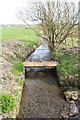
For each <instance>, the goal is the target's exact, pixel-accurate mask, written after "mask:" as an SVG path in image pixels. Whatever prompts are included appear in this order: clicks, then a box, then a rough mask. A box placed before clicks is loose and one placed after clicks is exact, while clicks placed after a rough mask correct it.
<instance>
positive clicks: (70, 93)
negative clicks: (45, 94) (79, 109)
mask: <svg viewBox="0 0 80 120" xmlns="http://www.w3.org/2000/svg"><path fill="white" fill-rule="evenodd" d="M64 95H65V98H66V99H67V100H70V99H72V100H78V97H79V94H78V91H77V90H72V91H71V90H70V91H69V90H68V91H65V92H64Z"/></svg>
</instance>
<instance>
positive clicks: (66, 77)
mask: <svg viewBox="0 0 80 120" xmlns="http://www.w3.org/2000/svg"><path fill="white" fill-rule="evenodd" d="M78 62H79V61H78V53H76V54H73V53H71V54H69V53H67V54H63V55H61V56H60V59H59V65H58V66H57V71H58V74H59V77H60V79H61V80H62V81H63V82H64V84H65V85H70V86H73V85H78V83H79V80H78V75H79V70H80V68H79V69H78Z"/></svg>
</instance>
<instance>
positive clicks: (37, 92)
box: [18, 45, 66, 118]
mask: <svg viewBox="0 0 80 120" xmlns="http://www.w3.org/2000/svg"><path fill="white" fill-rule="evenodd" d="M41 48H43V49H44V50H43V51H42V50H41ZM28 60H31V61H50V60H52V56H51V53H50V51H49V50H48V47H47V45H41V46H40V47H39V48H38V49H36V51H35V52H34V53H33V54H32V55H31V56H30V57H29V58H28ZM26 75H27V78H26V83H25V86H24V89H23V94H22V99H21V105H20V111H19V117H18V118H59V117H60V113H61V111H62V109H63V106H64V105H65V104H66V102H65V100H64V98H63V96H62V93H61V91H60V88H59V85H58V78H57V75H56V70H54V69H45V68H44V69H38V68H36V69H29V68H28V69H26Z"/></svg>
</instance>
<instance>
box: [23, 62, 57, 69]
mask: <svg viewBox="0 0 80 120" xmlns="http://www.w3.org/2000/svg"><path fill="white" fill-rule="evenodd" d="M23 65H24V67H25V68H35V67H38V68H44V67H46V68H48V67H50V68H53V67H56V66H57V65H58V62H56V61H44V62H29V61H26V62H23Z"/></svg>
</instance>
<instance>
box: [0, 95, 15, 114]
mask: <svg viewBox="0 0 80 120" xmlns="http://www.w3.org/2000/svg"><path fill="white" fill-rule="evenodd" d="M0 101H1V112H2V113H8V112H10V111H13V109H14V107H15V99H14V98H13V96H12V95H10V94H2V96H1V97H0Z"/></svg>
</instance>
